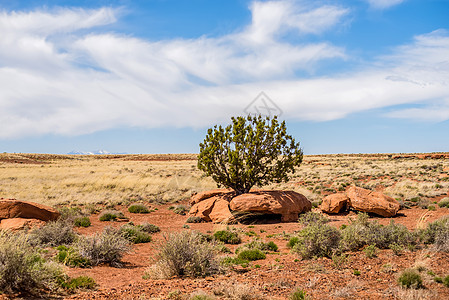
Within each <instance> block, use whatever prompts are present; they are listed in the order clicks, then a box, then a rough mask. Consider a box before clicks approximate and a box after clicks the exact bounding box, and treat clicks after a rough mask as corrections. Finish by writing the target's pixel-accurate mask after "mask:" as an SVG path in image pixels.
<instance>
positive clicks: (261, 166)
mask: <svg viewBox="0 0 449 300" xmlns="http://www.w3.org/2000/svg"><path fill="white" fill-rule="evenodd" d="M302 158H303V153H302V150H301V149H300V148H299V143H296V142H295V140H294V139H293V138H292V136H291V135H288V134H287V128H286V126H285V121H282V122H281V123H279V121H278V119H277V117H276V116H275V117H274V118H271V119H270V118H268V117H266V118H265V117H262V116H248V117H236V118H235V117H233V118H232V124H230V125H228V126H227V127H226V128H223V127H222V126H221V125H220V126H217V125H216V126H214V127H213V128H209V130H208V132H207V135H206V138H205V140H204V142H203V143H200V154H199V156H198V168H199V169H200V170H202V171H204V172H205V173H206V174H207V175H208V176H212V178H213V179H214V180H215V181H216V182H217V183H218V185H222V186H225V187H228V188H231V189H233V190H234V191H235V192H236V193H237V195H239V194H244V193H247V192H249V190H250V189H251V187H253V186H263V185H265V184H269V183H272V182H276V183H280V182H286V181H288V179H289V175H290V174H293V173H294V172H295V166H299V165H300V164H301V162H302Z"/></svg>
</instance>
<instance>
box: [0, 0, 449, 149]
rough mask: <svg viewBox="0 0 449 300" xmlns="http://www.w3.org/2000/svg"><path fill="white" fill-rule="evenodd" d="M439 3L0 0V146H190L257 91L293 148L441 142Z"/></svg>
mask: <svg viewBox="0 0 449 300" xmlns="http://www.w3.org/2000/svg"><path fill="white" fill-rule="evenodd" d="M448 15H449V0H348V1H343V0H342V1H320V0H314V1H306V0H273V1H246V0H214V1H210V0H189V1H187V0H139V1H131V0H115V1H105V0H90V1H87V0H86V1H84V0H82V1H64V0H61V1H50V0H29V1H18V0H17V1H10V0H0V85H1V86H0V151H1V152H39V153H67V152H70V151H72V150H79V151H92V150H96V149H104V150H107V151H109V152H126V153H186V152H189V153H195V152H197V151H198V144H199V143H200V142H201V141H202V140H203V138H204V135H205V132H206V130H207V128H209V127H211V126H213V125H214V124H218V123H219V124H227V123H228V122H229V120H230V117H231V116H237V115H245V114H246V113H248V112H251V110H253V111H254V109H259V111H260V112H261V113H263V111H264V108H266V106H265V104H267V105H268V106H270V107H272V108H273V107H274V108H276V109H277V110H278V111H277V113H281V119H285V120H286V121H287V126H288V131H289V133H290V134H292V135H293V136H294V137H295V138H296V139H297V140H299V141H300V142H301V146H302V148H303V149H304V151H305V153H306V154H321V153H368V152H369V153H376V152H434V151H449V18H448V17H447V16H448ZM261 92H263V93H264V94H262V96H261V97H259V98H257V96H258V95H260V93H261ZM267 112H269V111H268V110H267Z"/></svg>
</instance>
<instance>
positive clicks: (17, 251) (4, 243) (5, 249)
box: [0, 231, 64, 295]
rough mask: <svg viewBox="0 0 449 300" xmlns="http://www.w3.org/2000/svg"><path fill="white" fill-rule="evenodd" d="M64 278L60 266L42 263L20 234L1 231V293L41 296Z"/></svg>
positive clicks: (33, 248) (37, 253)
mask: <svg viewBox="0 0 449 300" xmlns="http://www.w3.org/2000/svg"><path fill="white" fill-rule="evenodd" d="M63 276H64V274H63V271H62V268H61V266H60V265H59V264H57V263H55V262H51V261H45V260H44V259H43V258H42V257H41V256H40V254H39V252H38V248H36V247H33V246H31V245H30V244H29V243H28V241H27V236H26V235H25V234H23V233H18V234H13V233H10V232H6V231H0V291H1V292H3V293H24V294H35V295H40V294H41V293H42V289H43V290H54V289H56V288H57V287H58V282H59V281H60V280H61V278H62V277H63Z"/></svg>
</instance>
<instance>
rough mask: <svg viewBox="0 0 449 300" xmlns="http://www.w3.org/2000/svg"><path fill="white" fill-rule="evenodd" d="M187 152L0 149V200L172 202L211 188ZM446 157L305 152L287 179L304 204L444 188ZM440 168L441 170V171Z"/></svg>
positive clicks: (448, 185) (448, 184)
mask: <svg viewBox="0 0 449 300" xmlns="http://www.w3.org/2000/svg"><path fill="white" fill-rule="evenodd" d="M196 164H197V161H196V155H195V154H165V155H164V154H160V155H95V156H87V155H86V156H78V155H45V154H0V197H3V198H16V199H21V200H28V201H34V202H38V203H42V204H47V205H52V206H54V205H67V204H76V205H80V204H82V205H85V204H106V205H107V204H111V205H114V204H129V203H132V202H136V201H137V202H138V201H144V202H159V203H161V202H174V201H179V200H183V199H186V198H189V197H190V196H191V194H192V193H195V192H199V191H203V190H207V189H213V188H216V184H215V182H214V181H213V180H212V179H211V178H208V177H205V176H204V175H203V172H201V171H199V170H198V168H197V167H196ZM448 168H449V160H448V159H429V158H428V159H405V158H404V159H392V158H391V155H390V156H389V155H386V154H378V155H375V154H372V155H316V156H313V155H310V156H305V157H304V161H303V163H302V165H301V166H300V167H299V168H297V172H296V173H295V174H294V176H293V177H292V178H291V180H290V181H289V182H287V183H281V184H272V185H269V186H266V187H263V188H264V189H282V190H287V189H288V190H294V191H297V192H299V193H302V194H304V195H305V196H306V197H307V198H309V199H310V200H311V201H320V200H321V199H322V197H323V196H324V195H326V194H329V193H335V192H337V191H343V190H344V189H345V187H346V186H348V185H356V186H360V187H364V188H369V189H373V190H376V189H381V190H383V191H384V193H386V194H387V195H390V196H392V197H393V198H397V199H400V200H407V199H411V198H413V197H423V198H425V197H429V198H431V197H435V196H438V195H443V194H445V193H447V192H448V191H449V181H448V180H447V177H445V176H447V170H448ZM445 170H446V171H445Z"/></svg>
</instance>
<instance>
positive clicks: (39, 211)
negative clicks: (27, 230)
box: [0, 198, 60, 222]
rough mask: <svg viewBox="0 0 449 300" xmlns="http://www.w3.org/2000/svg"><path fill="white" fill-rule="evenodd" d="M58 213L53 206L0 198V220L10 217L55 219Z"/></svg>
mask: <svg viewBox="0 0 449 300" xmlns="http://www.w3.org/2000/svg"><path fill="white" fill-rule="evenodd" d="M59 216H60V213H59V212H57V211H56V210H54V209H53V208H51V207H49V206H46V205H42V204H38V203H33V202H27V201H19V200H15V199H4V198H0V220H1V219H12V218H24V219H37V220H42V221H45V222H47V221H52V220H56V219H57V218H58V217H59Z"/></svg>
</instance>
